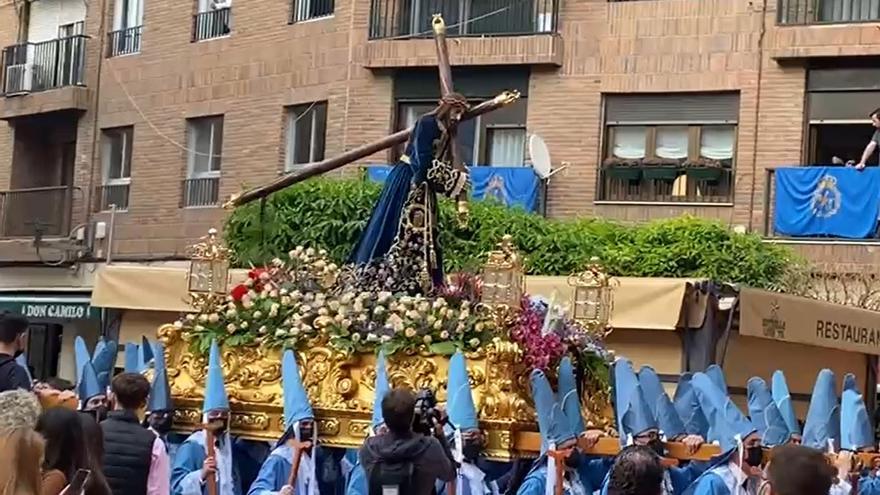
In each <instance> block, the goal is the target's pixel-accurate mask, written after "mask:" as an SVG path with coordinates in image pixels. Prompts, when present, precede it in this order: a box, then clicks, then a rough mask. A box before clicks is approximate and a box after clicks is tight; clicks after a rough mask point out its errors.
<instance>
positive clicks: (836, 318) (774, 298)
mask: <svg viewBox="0 0 880 495" xmlns="http://www.w3.org/2000/svg"><path fill="white" fill-rule="evenodd" d="M739 321H740V323H739V333H740V334H742V335H750V336H753V337H761V338H765V339H773V340H781V341H783V342H796V343H800V344H807V345H813V346H818V347H828V348H832V349H840V350H844V351H850V352H859V353H863V354H873V355H880V313H878V312H876V311H869V310H867V309H860V308H854V307H850V306H843V305H841V304H834V303H830V302H825V301H817V300H815V299H809V298H806V297H800V296H792V295H789V294H779V293H776V292H767V291H763V290H758V289H742V290H741V291H740V320H739Z"/></svg>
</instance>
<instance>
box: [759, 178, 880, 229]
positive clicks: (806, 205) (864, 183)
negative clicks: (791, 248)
mask: <svg viewBox="0 0 880 495" xmlns="http://www.w3.org/2000/svg"><path fill="white" fill-rule="evenodd" d="M878 214H880V169H878V168H868V169H865V170H863V171H858V170H855V169H853V168H844V167H790V168H780V169H777V170H776V210H775V212H774V228H775V230H776V232H777V233H778V234H782V235H787V236H793V237H806V236H829V237H845V238H851V239H864V238H867V237H873V236H874V234H875V232H876V231H877V219H878Z"/></svg>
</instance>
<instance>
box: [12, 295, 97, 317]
mask: <svg viewBox="0 0 880 495" xmlns="http://www.w3.org/2000/svg"><path fill="white" fill-rule="evenodd" d="M0 310H6V311H9V312H10V313H16V314H20V315H21V316H24V317H25V318H28V319H33V320H46V319H50V320H53V319H58V320H87V319H91V318H98V317H99V316H100V310H99V309H98V308H92V307H91V306H90V305H89V304H88V303H86V302H62V301H35V300H12V301H10V300H6V301H3V300H2V299H0Z"/></svg>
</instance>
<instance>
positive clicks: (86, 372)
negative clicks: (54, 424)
mask: <svg viewBox="0 0 880 495" xmlns="http://www.w3.org/2000/svg"><path fill="white" fill-rule="evenodd" d="M81 375H82V380H80V382H79V383H78V384H77V385H76V394H77V396H79V401H80V409H82V408H83V407H84V406H85V404H86V402H88V401H89V399H91V398H92V397H97V396H99V395H104V394H105V393H106V389H104V388H101V385H100V383H98V374H97V373H96V372H95V367H94V366H92V363H91V361H89V362H87V363H86V364H85V365H83V369H82V373H81Z"/></svg>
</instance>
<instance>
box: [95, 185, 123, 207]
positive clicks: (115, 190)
mask: <svg viewBox="0 0 880 495" xmlns="http://www.w3.org/2000/svg"><path fill="white" fill-rule="evenodd" d="M129 189H130V186H129V184H105V185H103V186H98V187H97V191H96V192H97V194H95V198H96V201H97V204H95V211H109V210H111V209H112V207H113V206H114V205H115V206H116V209H117V210H127V209H128V193H129Z"/></svg>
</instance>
